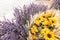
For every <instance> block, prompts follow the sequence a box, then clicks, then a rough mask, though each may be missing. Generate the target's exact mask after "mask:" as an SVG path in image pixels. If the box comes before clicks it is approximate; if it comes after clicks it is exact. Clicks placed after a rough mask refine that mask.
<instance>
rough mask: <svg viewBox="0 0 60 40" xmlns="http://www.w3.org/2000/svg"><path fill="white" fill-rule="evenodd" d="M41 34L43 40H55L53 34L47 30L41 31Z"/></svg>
mask: <svg viewBox="0 0 60 40" xmlns="http://www.w3.org/2000/svg"><path fill="white" fill-rule="evenodd" d="M41 34H42V35H43V37H44V38H45V40H56V37H55V35H54V33H53V32H52V31H50V30H49V29H48V28H44V29H42V30H41Z"/></svg>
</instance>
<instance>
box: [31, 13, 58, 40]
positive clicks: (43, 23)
mask: <svg viewBox="0 0 60 40" xmlns="http://www.w3.org/2000/svg"><path fill="white" fill-rule="evenodd" d="M57 23H58V19H57V18H56V17H55V14H53V13H49V12H44V13H43V14H42V15H39V16H38V17H37V18H36V19H35V21H34V22H33V24H32V25H31V27H30V33H31V37H32V40H56V37H55V34H54V32H53V30H54V28H55V26H56V24H57Z"/></svg>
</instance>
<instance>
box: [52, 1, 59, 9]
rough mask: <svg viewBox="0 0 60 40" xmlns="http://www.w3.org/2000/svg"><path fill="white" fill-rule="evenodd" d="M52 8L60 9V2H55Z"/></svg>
mask: <svg viewBox="0 0 60 40" xmlns="http://www.w3.org/2000/svg"><path fill="white" fill-rule="evenodd" d="M52 7H53V8H55V9H60V0H54V2H53V4H52Z"/></svg>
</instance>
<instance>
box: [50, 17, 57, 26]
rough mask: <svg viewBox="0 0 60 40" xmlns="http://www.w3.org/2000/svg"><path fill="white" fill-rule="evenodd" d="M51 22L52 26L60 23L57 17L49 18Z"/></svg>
mask: <svg viewBox="0 0 60 40" xmlns="http://www.w3.org/2000/svg"><path fill="white" fill-rule="evenodd" d="M49 21H50V23H51V24H52V25H56V24H57V23H58V19H57V18H55V17H51V18H49Z"/></svg>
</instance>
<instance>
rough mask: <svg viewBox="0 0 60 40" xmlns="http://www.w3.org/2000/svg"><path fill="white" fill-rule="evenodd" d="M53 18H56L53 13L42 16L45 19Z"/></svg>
mask: <svg viewBox="0 0 60 40" xmlns="http://www.w3.org/2000/svg"><path fill="white" fill-rule="evenodd" d="M53 16H54V14H52V13H45V14H43V15H42V17H43V18H47V17H53Z"/></svg>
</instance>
